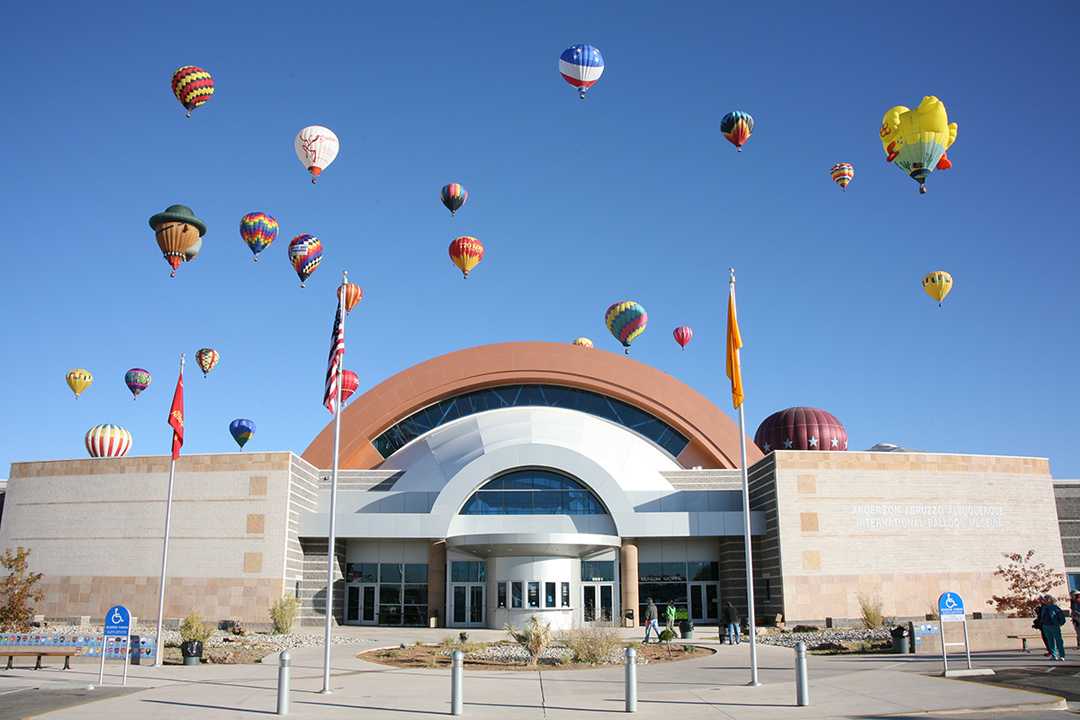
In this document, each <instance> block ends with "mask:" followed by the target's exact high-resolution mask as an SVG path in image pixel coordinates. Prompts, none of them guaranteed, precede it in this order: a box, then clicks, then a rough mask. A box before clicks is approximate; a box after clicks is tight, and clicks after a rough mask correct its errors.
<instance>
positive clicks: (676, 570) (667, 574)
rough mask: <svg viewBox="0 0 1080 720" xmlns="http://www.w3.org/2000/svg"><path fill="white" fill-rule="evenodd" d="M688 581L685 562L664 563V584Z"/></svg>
mask: <svg viewBox="0 0 1080 720" xmlns="http://www.w3.org/2000/svg"><path fill="white" fill-rule="evenodd" d="M676 581H682V582H685V581H686V563H684V562H666V563H664V582H676Z"/></svg>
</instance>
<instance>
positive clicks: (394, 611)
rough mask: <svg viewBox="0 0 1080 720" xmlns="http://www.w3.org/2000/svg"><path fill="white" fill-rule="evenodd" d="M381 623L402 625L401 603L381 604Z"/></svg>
mask: <svg viewBox="0 0 1080 720" xmlns="http://www.w3.org/2000/svg"><path fill="white" fill-rule="evenodd" d="M379 624H380V625H400V624H401V606H400V605H379Z"/></svg>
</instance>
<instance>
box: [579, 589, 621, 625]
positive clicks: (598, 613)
mask: <svg viewBox="0 0 1080 720" xmlns="http://www.w3.org/2000/svg"><path fill="white" fill-rule="evenodd" d="M614 602H615V587H614V585H613V584H612V583H594V582H593V583H590V582H587V583H582V584H581V620H582V622H585V623H610V622H611V621H612V618H613V616H614Z"/></svg>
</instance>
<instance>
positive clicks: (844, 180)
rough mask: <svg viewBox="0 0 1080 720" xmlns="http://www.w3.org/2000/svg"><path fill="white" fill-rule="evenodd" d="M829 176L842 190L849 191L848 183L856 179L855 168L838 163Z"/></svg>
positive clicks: (831, 169)
mask: <svg viewBox="0 0 1080 720" xmlns="http://www.w3.org/2000/svg"><path fill="white" fill-rule="evenodd" d="M829 175H830V176H832V180H833V182H834V183H836V184H837V185H839V186H840V189H841V190H847V186H848V183H850V182H851V181H852V179H853V178H854V177H855V166H854V165H852V164H851V163H846V162H840V163H836V164H835V165H833V166H832V167H831V168H830V169H829Z"/></svg>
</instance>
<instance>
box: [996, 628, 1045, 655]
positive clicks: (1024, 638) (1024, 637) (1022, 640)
mask: <svg viewBox="0 0 1080 720" xmlns="http://www.w3.org/2000/svg"><path fill="white" fill-rule="evenodd" d="M1005 637H1007V638H1008V639H1010V640H1019V641H1020V651H1021V652H1026V653H1030V652H1031V651H1030V650H1028V646H1027V641H1028V640H1029V639H1031V638H1039V639H1040V640H1042V634H1041V633H1031V634H1030V635H1006V636H1005Z"/></svg>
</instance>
